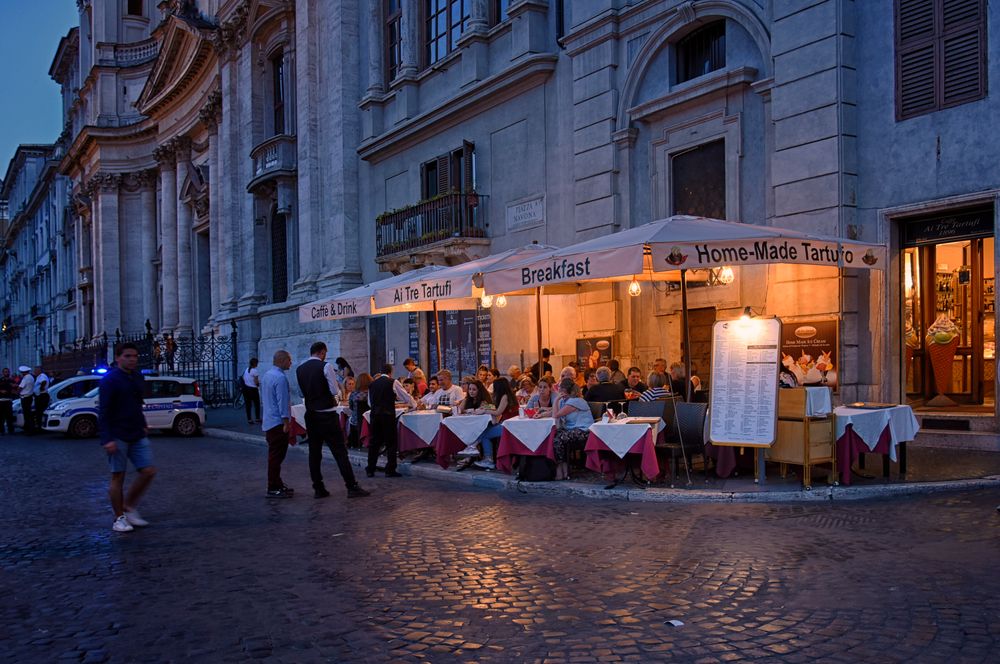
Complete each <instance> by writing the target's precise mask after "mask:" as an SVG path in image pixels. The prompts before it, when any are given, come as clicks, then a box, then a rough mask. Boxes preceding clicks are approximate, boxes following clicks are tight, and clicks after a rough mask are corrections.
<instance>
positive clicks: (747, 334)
mask: <svg viewBox="0 0 1000 664" xmlns="http://www.w3.org/2000/svg"><path fill="white" fill-rule="evenodd" d="M780 343H781V321H780V320H778V319H777V318H751V319H740V320H729V321H718V322H717V323H715V325H714V326H713V328H712V389H711V391H710V392H709V395H710V399H711V405H710V408H709V413H710V416H711V419H710V422H709V433H708V438H709V440H710V441H711V442H712V443H713V444H716V445H740V446H746V447H770V446H771V445H772V444H773V443H774V441H775V437H776V431H777V421H778V362H779V361H780V358H781V356H780V355H779V352H778V347H779V344H780Z"/></svg>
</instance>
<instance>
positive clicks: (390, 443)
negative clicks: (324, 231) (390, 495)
mask: <svg viewBox="0 0 1000 664" xmlns="http://www.w3.org/2000/svg"><path fill="white" fill-rule="evenodd" d="M397 399H398V400H399V401H401V402H403V403H405V404H406V405H407V406H408V407H409V408H416V407H417V402H416V400H415V399H414V398H413V397H412V396H411V395H410V394H409V393H408V392H407V391H406V389H405V388H404V387H403V386H402V385H401V384H400V382H399V381H398V380H395V379H393V377H392V365H391V364H387V365H385V366H384V367H382V373H381V374H379V375H378V377H377V378H375V380H373V381H372V384H371V385H369V386H368V405H369V406H370V407H371V418H372V435H371V439H370V441H369V443H368V467H367V468H365V472H366V473H367V474H368V477H374V476H375V467H376V464H377V463H378V455H379V453H380V452H381V451H382V446H383V445H385V456H386V463H385V476H386V477H402V475H400V474H399V473H398V472H396V456H397V440H396V400H397Z"/></svg>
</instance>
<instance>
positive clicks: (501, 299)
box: [496, 295, 507, 309]
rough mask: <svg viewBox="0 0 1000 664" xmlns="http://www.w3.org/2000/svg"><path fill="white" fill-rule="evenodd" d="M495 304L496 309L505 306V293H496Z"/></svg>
mask: <svg viewBox="0 0 1000 664" xmlns="http://www.w3.org/2000/svg"><path fill="white" fill-rule="evenodd" d="M496 305H497V308H498V309H503V308H504V307H506V306H507V296H506V295H497V301H496Z"/></svg>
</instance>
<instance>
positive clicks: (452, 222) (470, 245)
mask: <svg viewBox="0 0 1000 664" xmlns="http://www.w3.org/2000/svg"><path fill="white" fill-rule="evenodd" d="M375 224H376V225H375V260H376V262H378V263H379V264H380V265H381V266H382V270H383V271H385V270H389V271H397V270H398V269H399V268H400V267H401V266H402V265H404V264H405V265H412V266H416V267H419V266H421V265H426V264H431V263H437V264H440V263H442V262H443V263H446V264H455V263H461V262H465V261H468V260H472V259H474V258H479V257H481V256H485V255H486V254H487V253H488V252H489V245H490V240H489V237H488V236H489V233H488V228H489V225H488V224H487V222H486V197H485V196H481V195H479V194H477V193H474V192H473V193H464V194H462V193H457V192H456V193H451V194H443V195H441V196H435V197H434V198H432V199H430V200H428V201H423V202H420V203H417V204H415V205H410V206H407V207H404V208H402V209H399V210H392V211H391V212H386V213H384V214H381V215H379V217H378V219H376V221H375Z"/></svg>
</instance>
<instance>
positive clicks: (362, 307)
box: [299, 296, 372, 323]
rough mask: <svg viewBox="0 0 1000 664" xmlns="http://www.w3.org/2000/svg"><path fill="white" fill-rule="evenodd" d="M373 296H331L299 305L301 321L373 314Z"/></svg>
mask: <svg viewBox="0 0 1000 664" xmlns="http://www.w3.org/2000/svg"><path fill="white" fill-rule="evenodd" d="M371 312H372V306H371V296H368V297H347V298H336V297H331V298H330V299H328V300H322V301H320V302H314V303H312V304H310V305H308V306H303V307H299V322H300V323H309V322H312V321H316V320H337V319H340V318H353V317H355V316H367V315H369V314H371Z"/></svg>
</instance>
